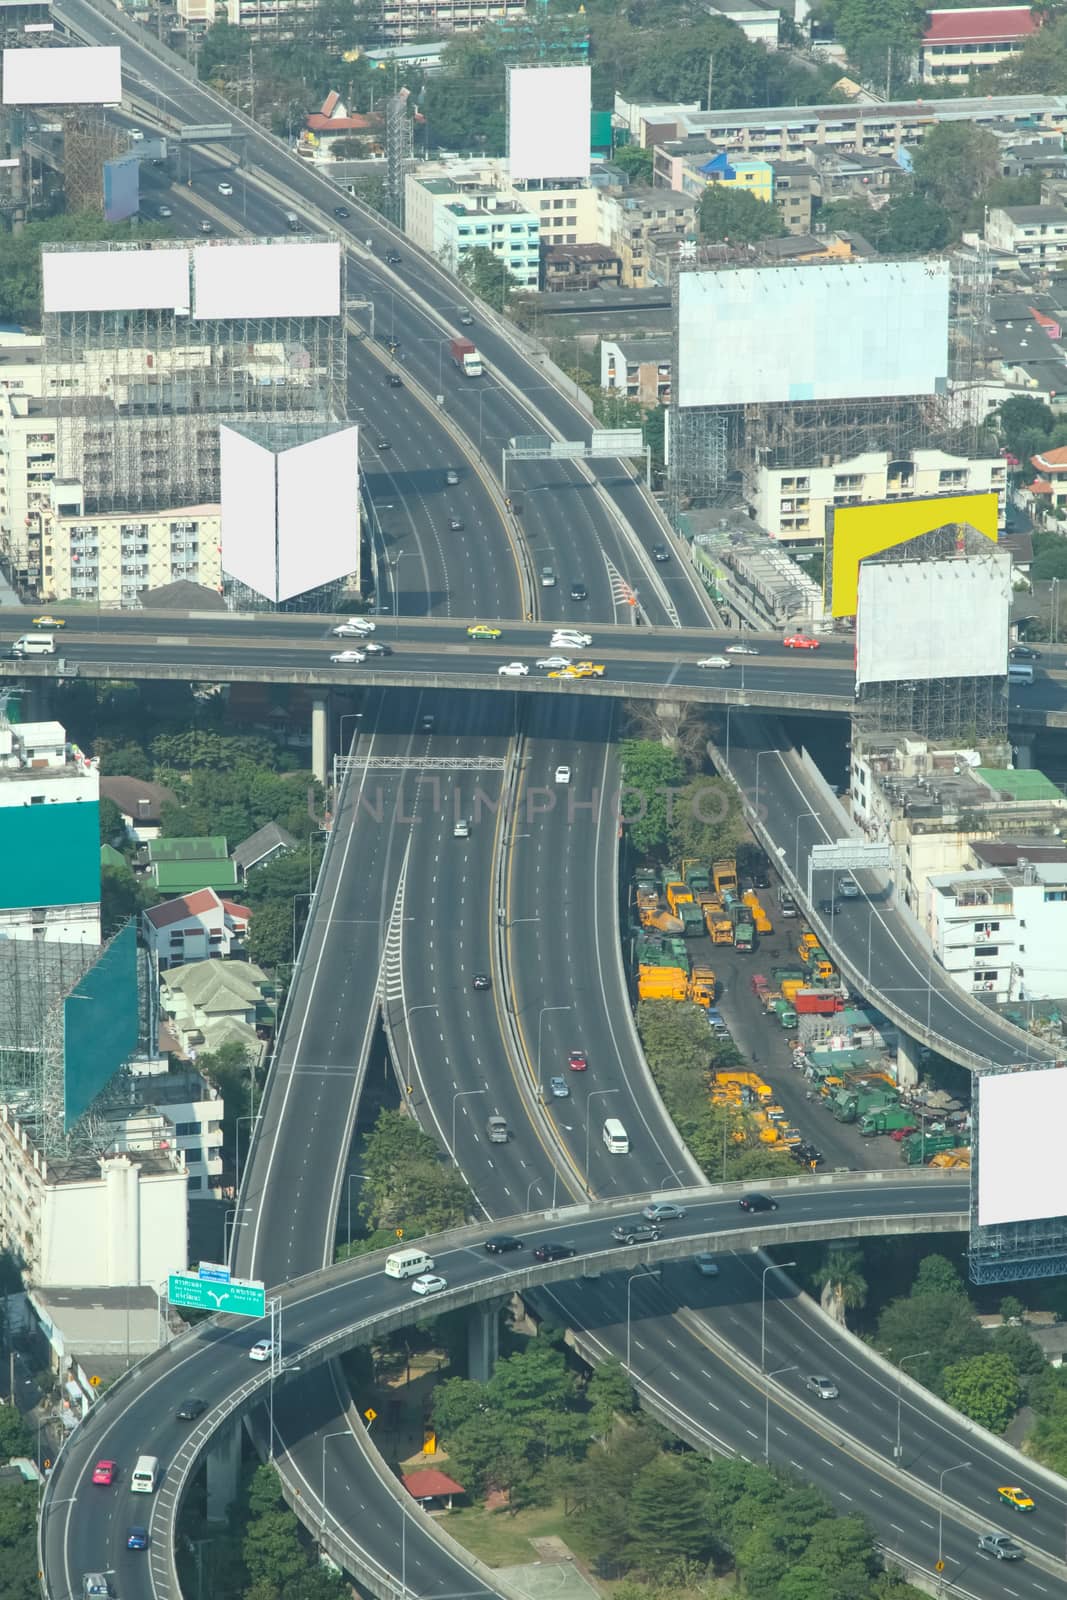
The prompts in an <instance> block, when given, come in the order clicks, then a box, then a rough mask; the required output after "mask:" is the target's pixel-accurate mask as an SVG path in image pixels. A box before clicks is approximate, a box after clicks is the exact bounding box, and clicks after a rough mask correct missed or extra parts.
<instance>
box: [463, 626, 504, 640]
mask: <svg viewBox="0 0 1067 1600" xmlns="http://www.w3.org/2000/svg"><path fill="white" fill-rule="evenodd" d="M467 638H468V639H499V638H500V629H499V628H490V627H489V625H488V624H487V623H485V622H475V623H473V624H472V625H471V627H469V628H468V629H467Z"/></svg>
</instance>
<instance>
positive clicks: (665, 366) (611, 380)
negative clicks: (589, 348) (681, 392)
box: [600, 339, 673, 406]
mask: <svg viewBox="0 0 1067 1600" xmlns="http://www.w3.org/2000/svg"><path fill="white" fill-rule="evenodd" d="M672 353H673V352H672V341H671V340H670V339H627V340H625V341H624V340H621V339H602V340H601V341H600V387H601V388H602V389H610V390H611V391H612V392H613V393H616V394H623V395H625V396H626V398H627V400H638V401H640V403H641V404H642V405H645V406H656V405H663V406H665V405H668V404H669V403H670V398H671V360H672Z"/></svg>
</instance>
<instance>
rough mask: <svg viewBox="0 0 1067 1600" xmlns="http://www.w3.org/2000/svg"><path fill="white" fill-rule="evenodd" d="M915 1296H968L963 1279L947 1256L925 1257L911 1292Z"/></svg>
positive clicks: (920, 1264)
mask: <svg viewBox="0 0 1067 1600" xmlns="http://www.w3.org/2000/svg"><path fill="white" fill-rule="evenodd" d="M911 1292H912V1294H913V1295H921V1294H959V1295H963V1296H966V1294H967V1290H966V1287H965V1285H964V1282H963V1279H962V1278H961V1277H960V1275H959V1273H958V1272H957V1271H956V1268H955V1267H954V1266H953V1265H952V1262H951V1261H949V1260H948V1259H947V1258H946V1257H945V1256H939V1255H932V1256H924V1257H923V1259H922V1260H921V1261H920V1263H919V1270H918V1272H917V1273H916V1274H915V1282H914V1284H913V1285H912V1290H911Z"/></svg>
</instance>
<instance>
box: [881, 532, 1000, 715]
mask: <svg viewBox="0 0 1067 1600" xmlns="http://www.w3.org/2000/svg"><path fill="white" fill-rule="evenodd" d="M1010 611H1011V557H1010V556H1009V555H1008V554H1007V552H1003V553H1001V552H997V553H995V554H990V555H987V556H986V555H983V556H972V557H968V558H966V559H964V558H960V559H958V560H954V559H949V558H946V559H944V560H939V561H885V562H883V561H872V560H868V561H864V562H862V563H861V565H860V579H859V607H858V610H857V613H856V681H857V682H858V683H861V684H863V683H891V682H893V681H898V682H899V681H902V680H903V681H906V680H910V679H915V678H918V679H928V678H984V677H991V676H993V675H995V674H999V673H1006V672H1007V670H1008V668H1007V663H1008V618H1009V614H1010Z"/></svg>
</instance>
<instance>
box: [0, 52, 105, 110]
mask: <svg viewBox="0 0 1067 1600" xmlns="http://www.w3.org/2000/svg"><path fill="white" fill-rule="evenodd" d="M3 80H4V88H3V99H4V105H5V106H59V105H63V106H117V105H118V104H119V102H120V100H121V99H122V57H121V54H120V51H119V47H118V45H110V44H109V45H88V46H86V47H85V48H82V47H81V46H78V47H72V48H70V49H69V50H52V49H33V50H5V51H4V62H3Z"/></svg>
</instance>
